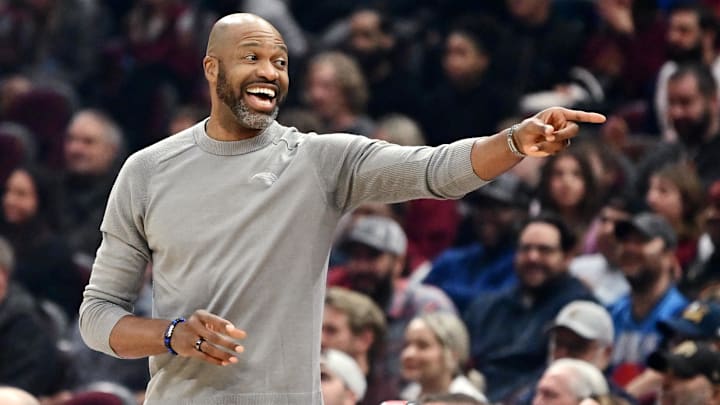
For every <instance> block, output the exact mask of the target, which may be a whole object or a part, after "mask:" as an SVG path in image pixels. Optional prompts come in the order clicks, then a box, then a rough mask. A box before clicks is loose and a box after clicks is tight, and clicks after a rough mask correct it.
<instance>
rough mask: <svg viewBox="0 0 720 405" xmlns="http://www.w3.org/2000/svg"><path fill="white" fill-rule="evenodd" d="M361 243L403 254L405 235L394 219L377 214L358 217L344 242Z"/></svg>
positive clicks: (384, 250) (405, 241)
mask: <svg viewBox="0 0 720 405" xmlns="http://www.w3.org/2000/svg"><path fill="white" fill-rule="evenodd" d="M353 242H354V243H361V244H363V245H367V246H370V247H371V248H374V249H377V250H379V251H381V252H386V253H392V254H395V255H398V256H402V255H404V254H405V250H406V249H407V237H406V236H405V231H403V229H402V228H401V227H400V225H399V224H398V223H397V222H395V221H394V220H392V219H390V218H386V217H381V216H377V215H368V216H363V217H360V218H358V219H357V220H356V221H355V223H354V224H353V225H352V227H351V228H350V231H349V232H348V234H347V236H346V237H345V240H344V244H347V243H353Z"/></svg>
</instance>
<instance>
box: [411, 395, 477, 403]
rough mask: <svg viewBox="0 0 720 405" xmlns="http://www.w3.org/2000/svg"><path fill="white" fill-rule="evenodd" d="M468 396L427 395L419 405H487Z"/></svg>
mask: <svg viewBox="0 0 720 405" xmlns="http://www.w3.org/2000/svg"><path fill="white" fill-rule="evenodd" d="M487 403H488V402H487V401H480V400H478V399H475V398H473V397H471V396H470V395H467V394H435V395H426V396H424V397H423V398H422V400H421V401H419V402H418V403H417V405H487Z"/></svg>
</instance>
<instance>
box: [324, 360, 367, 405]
mask: <svg viewBox="0 0 720 405" xmlns="http://www.w3.org/2000/svg"><path fill="white" fill-rule="evenodd" d="M366 387H367V385H366V382H365V375H363V373H362V371H361V370H360V367H359V366H358V365H357V363H356V362H355V360H353V359H352V357H350V356H348V355H347V354H345V353H343V352H341V351H339V350H333V349H326V350H324V351H323V352H322V354H321V355H320V388H321V389H322V396H323V401H324V403H325V405H355V404H357V403H358V402H360V401H361V400H362V399H363V396H365V389H366Z"/></svg>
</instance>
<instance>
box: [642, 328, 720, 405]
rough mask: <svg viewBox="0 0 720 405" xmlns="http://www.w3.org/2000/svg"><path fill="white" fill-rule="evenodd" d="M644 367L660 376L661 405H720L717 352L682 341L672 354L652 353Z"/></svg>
mask: <svg viewBox="0 0 720 405" xmlns="http://www.w3.org/2000/svg"><path fill="white" fill-rule="evenodd" d="M647 364H648V367H650V368H652V369H654V370H657V371H659V372H661V373H663V384H662V392H661V394H660V395H661V398H662V404H663V405H689V404H717V403H720V353H719V352H718V351H717V350H716V349H714V348H712V347H710V346H708V345H706V344H703V343H697V342H693V341H685V342H683V343H681V344H680V345H678V346H677V347H675V348H674V349H672V350H671V351H663V352H655V353H653V354H652V355H651V356H650V357H649V358H648V361H647Z"/></svg>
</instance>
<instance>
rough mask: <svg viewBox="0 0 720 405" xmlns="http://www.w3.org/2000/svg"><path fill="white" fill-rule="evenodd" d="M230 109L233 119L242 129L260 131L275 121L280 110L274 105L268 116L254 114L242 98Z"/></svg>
mask: <svg viewBox="0 0 720 405" xmlns="http://www.w3.org/2000/svg"><path fill="white" fill-rule="evenodd" d="M231 109H232V112H233V114H234V115H235V119H236V120H237V121H238V122H239V123H240V124H242V125H243V126H244V127H247V128H252V129H261V130H262V129H265V128H267V127H269V126H270V124H272V122H273V121H275V118H277V115H278V112H279V110H280V108H279V107H278V106H277V105H276V106H275V108H273V110H272V111H271V112H270V114H264V113H259V112H255V111H252V110H251V109H250V107H248V105H247V103H245V100H243V99H242V98H241V99H240V100H239V102H238V103H237V104H235V105H234V106H232V108H231Z"/></svg>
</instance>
